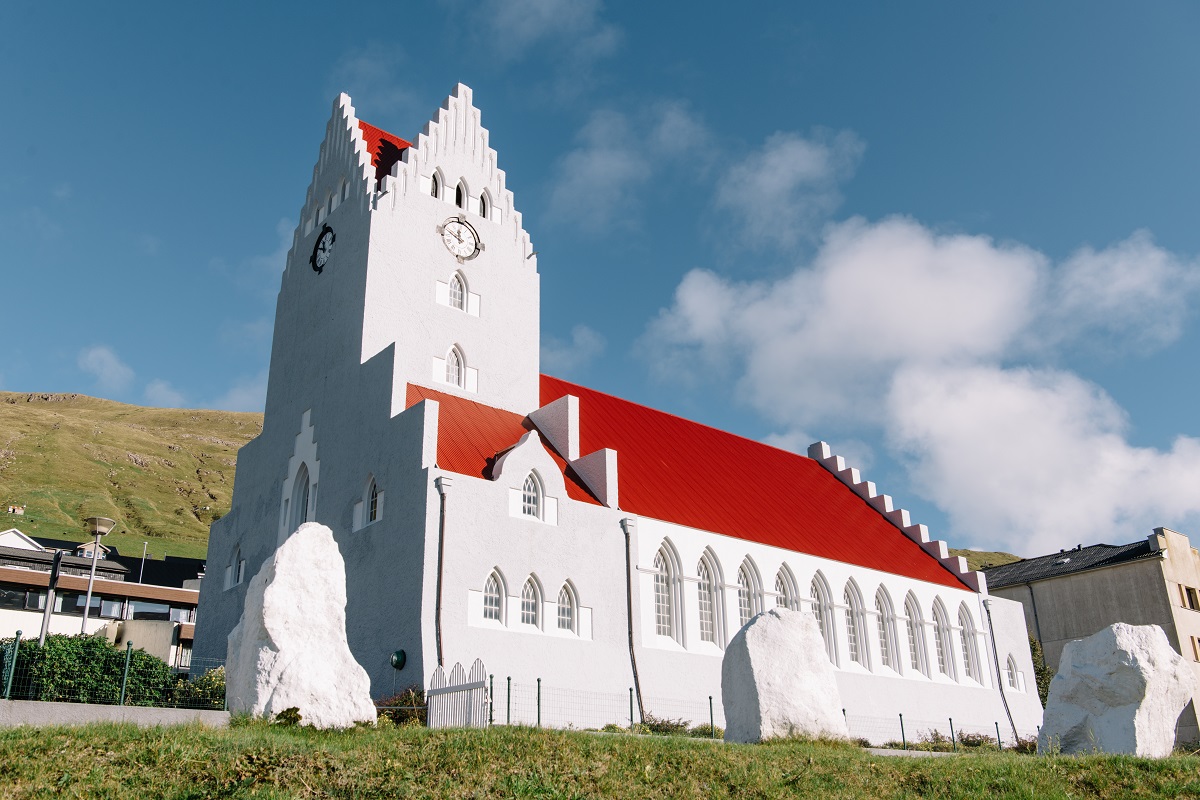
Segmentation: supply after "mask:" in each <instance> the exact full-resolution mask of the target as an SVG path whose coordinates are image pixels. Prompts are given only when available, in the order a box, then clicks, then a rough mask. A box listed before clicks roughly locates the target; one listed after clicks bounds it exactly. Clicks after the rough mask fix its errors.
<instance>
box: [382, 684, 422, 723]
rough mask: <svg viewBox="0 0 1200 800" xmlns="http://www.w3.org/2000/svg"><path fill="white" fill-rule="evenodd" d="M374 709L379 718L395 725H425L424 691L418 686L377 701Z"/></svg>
mask: <svg viewBox="0 0 1200 800" xmlns="http://www.w3.org/2000/svg"><path fill="white" fill-rule="evenodd" d="M375 707H376V708H377V709H378V712H379V716H380V717H381V718H382V717H386V718H387V719H390V720H391V721H392V722H393V723H395V724H396V725H401V726H405V727H412V726H416V725H424V724H425V723H426V719H427V716H426V713H427V711H428V707H427V706H426V704H425V690H424V689H422V688H421V687H420V686H418V685H413V686H409V687H408V688H407V689H404V690H402V691H401V692H400V693H398V694H394V695H392V696H391V697H384V698H382V699H380V700H377V701H376V702H375Z"/></svg>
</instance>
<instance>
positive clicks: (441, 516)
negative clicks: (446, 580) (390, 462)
mask: <svg viewBox="0 0 1200 800" xmlns="http://www.w3.org/2000/svg"><path fill="white" fill-rule="evenodd" d="M453 483H454V479H453V478H451V477H450V476H448V475H440V476H438V477H436V478H434V479H433V485H434V486H436V487H437V490H438V550H437V588H436V589H435V591H436V593H437V597H436V599H435V600H434V607H433V635H434V639H435V641H436V642H437V663H438V666H439V667H444V666H445V659H444V658H443V657H442V573H443V572H444V571H445V563H446V494H447V493H448V492H449V491H450V487H451V485H453Z"/></svg>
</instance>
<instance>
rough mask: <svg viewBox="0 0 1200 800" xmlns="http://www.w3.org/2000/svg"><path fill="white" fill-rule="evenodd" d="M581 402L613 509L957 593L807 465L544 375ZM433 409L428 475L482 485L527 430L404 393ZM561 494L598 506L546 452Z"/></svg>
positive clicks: (524, 423) (949, 580)
mask: <svg viewBox="0 0 1200 800" xmlns="http://www.w3.org/2000/svg"><path fill="white" fill-rule="evenodd" d="M568 394H571V395H575V396H576V397H578V398H579V437H580V442H579V452H580V453H581V454H583V455H587V454H588V453H592V452H594V451H596V450H599V449H602V448H609V449H612V450H616V451H617V469H618V475H619V480H620V506H621V508H622V509H623V510H625V511H628V512H630V513H633V514H638V515H639V516H644V517H650V518H652V519H658V520H663V521H665V522H673V523H676V524H678V525H686V526H688V527H691V528H697V529H699V530H706V531H712V532H714V533H720V534H724V535H726V536H733V537H736V538H739V539H745V540H747V541H751V542H759V543H761V544H766V545H771V546H774V547H780V548H783V549H786V550H793V551H797V552H800V553H808V554H810V555H814V556H818V557H820V558H828V559H832V560H834V561H841V562H843V563H848V564H857V565H859V566H863V567H868V568H870V569H876V570H880V571H881V572H890V573H892V574H895V575H905V576H908V577H911V578H916V579H918V580H923V581H928V582H930V583H936V584H940V585H943V586H951V587H954V588H957V589H962V588H964V587H965V588H970V587H966V585H965V584H964V583H962V582H961V581H960V580H959V579H958V578H957V577H956V576H955V575H954V574H953V573H952V572H950V570H949V569H947V568H946V567H944V566H942V564H941V563H940V562H939V561H938V560H937V559H936V558H934V557H933V556H931V555H929V554H928V553H926V552H925V551H924V550H922V549H921V547H920V545H918V544H917V543H916V542H913V541H912V540H911V539H909V538H908V537H907V536H906V535H904V533H903V532H902V531H900V530H899V529H898V528H896V527H895V526H894V525H892V524H891V523H890V522H888V521H887V520H886V519H885V518H884V517H883V515H881V514H880V513H879V512H878V511H876V510H875V509H874V508H872V507H871V506H870V505H869V504H868V503H867V502H866V501H865V500H863V499H862V498H861V497H859V496H858V495H857V494H855V493H854V492H853V491H852V490H851V489H850V488H849V487H847V486H846V485H845V484H843V483H842V482H841V481H839V480H838V479H837V478H836V477H834V476H833V475H832V474H830V473H829V472H828V471H827V470H826V469H825V468H824V467H822V466H821V465H820V464H818V463H817V462H816V461H813V460H812V459H810V458H806V457H804V456H800V455H797V454H795V453H790V452H788V451H786V450H780V449H778V448H775V447H771V446H770V445H765V444H763V443H761V442H755V441H752V440H750V439H745V438H742V437H741V436H736V435H734V434H732V433H726V432H725V431H721V430H717V429H716V428H710V427H708V426H707V425H701V424H700V423H697V422H691V421H690V420H686V419H682V418H680V417H676V416H674V415H672V414H667V413H665V412H662V411H655V410H654V409H652V408H647V407H645V406H640V405H638V404H636V403H631V402H629V401H628V400H622V399H620V398H619V397H613V396H612V395H607V394H604V393H602V392H597V391H594V390H592V389H587V388H585V387H583V386H578V385H576V384H573V383H568V382H567V381H563V380H559V379H558V378H551V377H549V376H547V375H543V376H542V380H541V404H542V405H543V406H545V405H547V404H549V403H552V402H554V401H555V400H557V399H558V398H560V397H562V396H564V395H568ZM424 399H431V400H437V401H438V402H439V403H440V410H439V416H438V453H437V466H438V467H440V468H441V469H444V470H448V471H450V472H455V473H458V474H460V475H470V476H472V477H476V478H491V469H492V466H493V465H494V464H495V461H496V459H497V457H498V456H499V455H501V454H503V453H504V452H505V451H506V450H508V449H509V448H511V447H512V446H513V445H515V444H516V443H517V440H518V439H520V438H521V436H523V435H524V434H525V433H526V431H528V430H530V429H531V427H532V425H531V423H530V422H528V420H527V419H526V418H524V417H522V416H521V415H520V414H514V413H513V412H511V411H502V410H500V409H497V408H492V407H491V406H486V405H482V404H480V403H475V402H473V401H471V400H465V399H463V398H461V397H456V396H454V395H449V394H444V393H442V392H438V391H435V390H433V389H427V388H425V387H422V386H414V385H412V384H409V386H408V392H407V397H406V403H405V406H406V407H408V406H412V405H415V404H416V403H419V402H420V401H421V400H424ZM546 445H547V447H546V449H547V450H548V451H549V452H550V454H551V457H553V458H554V460H555V462H556V463H557V464H558V466H559V468H560V469H562V470H563V474H564V477H565V478H566V487H567V495H568V496H569V497H570V498H571V499H573V500H579V501H582V502H586V503H592V504H597V500H596V499H595V498H594V497H593V496H592V495H591V494H590V493H589V492H588V490H587V489H586V488H585V487H584V484H583V483H582V481H580V480H579V479H578V478H577V477H576V476H575V474H574V472H573V471H572V470H571V469H570V468H569V467H568V466H567V464H566V462H565V461H564V460H563V458H562V457H561V456H560V455H559V454H557V453H555V452H554V450H553V448H551V447H550V446H549V443H548V442H547V443H546Z"/></svg>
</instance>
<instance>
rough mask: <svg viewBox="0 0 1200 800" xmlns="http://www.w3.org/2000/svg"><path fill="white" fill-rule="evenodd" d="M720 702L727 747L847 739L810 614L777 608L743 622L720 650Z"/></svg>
mask: <svg viewBox="0 0 1200 800" xmlns="http://www.w3.org/2000/svg"><path fill="white" fill-rule="evenodd" d="M721 702H722V704H723V705H724V707H725V741H727V742H760V741H763V740H764V739H776V738H780V737H785V736H832V737H837V738H843V739H844V738H848V737H849V735H850V733H849V731H848V730H847V728H846V719H845V717H843V716H842V704H841V695H840V694H839V693H838V687H837V681H836V679H835V678H834V675H833V665H832V664H830V663H829V656H828V655H826V652H825V640H824V639H823V638H822V637H821V631H820V629H819V628H818V627H817V621H816V620H815V619H814V618H813V616H812V615H811V614H805V613H801V612H799V611H790V610H788V609H785V608H777V609H772V610H771V611H767V612H766V613H763V614H759V615H758V616H756V617H755V618H754V619H752V620H750V621H749V622H748V623H746V626H745V627H743V628H742V629H741V630H740V631H738V632H737V634H736V635H735V636H734V637H733V640H732V641H731V642H730V643H729V646H728V647H727V648H726V649H725V659H724V661H722V663H721Z"/></svg>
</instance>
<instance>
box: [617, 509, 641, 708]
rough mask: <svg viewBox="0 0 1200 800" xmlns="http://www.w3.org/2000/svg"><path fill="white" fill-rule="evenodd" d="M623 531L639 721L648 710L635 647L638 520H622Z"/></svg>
mask: <svg viewBox="0 0 1200 800" xmlns="http://www.w3.org/2000/svg"><path fill="white" fill-rule="evenodd" d="M621 530H623V531H624V532H625V603H626V608H627V609H628V620H629V665H630V666H631V667H633V689H634V692H635V693H636V694H637V704H638V719H642V720H644V719H646V708H645V706H644V705H643V704H642V681H641V679H640V678H639V677H638V668H637V651H636V649H635V648H634V646H633V544H632V541H631V540H632V538H633V533H634V531H636V530H637V520H636V519H634V518H633V517H624V518H622V519H621Z"/></svg>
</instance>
